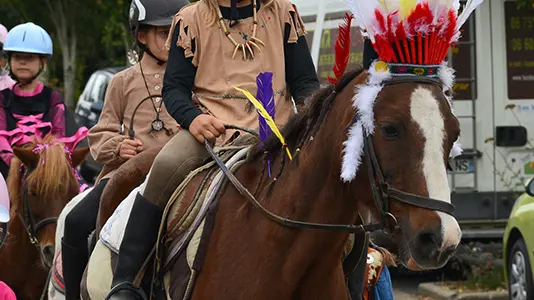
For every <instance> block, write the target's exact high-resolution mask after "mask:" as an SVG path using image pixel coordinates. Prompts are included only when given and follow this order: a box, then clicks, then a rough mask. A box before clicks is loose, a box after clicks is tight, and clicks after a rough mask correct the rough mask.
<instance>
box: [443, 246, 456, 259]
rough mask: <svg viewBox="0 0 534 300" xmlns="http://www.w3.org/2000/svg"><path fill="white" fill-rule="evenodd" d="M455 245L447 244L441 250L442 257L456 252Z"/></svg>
mask: <svg viewBox="0 0 534 300" xmlns="http://www.w3.org/2000/svg"><path fill="white" fill-rule="evenodd" d="M456 248H457V247H456V246H449V247H447V248H445V250H443V251H442V254H441V255H442V256H443V257H451V256H452V255H453V254H454V253H455V252H456Z"/></svg>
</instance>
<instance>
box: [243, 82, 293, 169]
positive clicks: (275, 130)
mask: <svg viewBox="0 0 534 300" xmlns="http://www.w3.org/2000/svg"><path fill="white" fill-rule="evenodd" d="M234 89H236V90H238V91H239V92H241V93H243V94H244V95H245V96H246V97H247V99H248V100H249V101H250V102H251V103H252V104H253V105H254V107H256V109H257V110H258V112H259V113H260V115H261V116H262V117H263V118H264V119H265V121H266V122H267V125H269V127H270V128H271V130H272V131H273V133H274V135H276V137H277V138H278V139H279V140H280V142H281V143H282V145H285V144H286V142H285V139H284V136H283V135H282V133H281V132H280V130H278V127H277V126H276V123H275V122H274V120H273V118H271V116H270V115H269V113H268V112H267V111H266V110H265V108H264V107H263V105H262V104H261V102H260V101H258V99H256V98H255V97H254V96H252V94H251V93H249V92H248V91H247V90H243V89H240V88H238V87H235V86H234ZM286 152H287V156H288V157H289V159H290V160H293V157H292V156H291V152H290V151H289V147H286Z"/></svg>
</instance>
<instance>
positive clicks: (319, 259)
mask: <svg viewBox="0 0 534 300" xmlns="http://www.w3.org/2000/svg"><path fill="white" fill-rule="evenodd" d="M444 69H445V68H444ZM444 71H447V70H444ZM373 76H376V75H373V74H372V72H369V71H364V70H357V71H355V72H352V73H348V74H347V75H346V76H345V77H344V78H343V79H342V80H341V82H340V83H339V84H338V85H337V87H335V88H334V87H332V86H330V87H327V88H324V89H322V90H321V91H320V92H318V93H317V94H316V95H314V96H313V97H312V98H311V99H310V103H309V104H308V106H307V107H306V108H305V109H304V110H303V111H302V112H301V113H299V114H297V115H296V116H294V117H292V118H291V119H290V120H289V122H288V124H287V125H286V126H285V128H284V130H283V135H284V136H285V138H286V143H287V146H288V148H289V149H292V150H295V149H297V151H296V152H295V159H293V161H291V162H288V161H287V158H286V157H285V154H284V153H285V152H284V150H282V149H284V148H285V146H286V145H284V147H282V144H281V143H280V141H278V140H277V139H276V138H274V137H273V138H271V139H270V140H268V141H267V142H266V143H265V147H264V148H263V149H259V147H254V148H253V149H254V150H252V152H251V153H249V156H248V161H247V162H246V163H245V164H243V165H242V166H241V167H240V168H239V169H238V170H237V171H236V173H235V177H234V178H232V177H233V175H232V173H228V172H226V175H227V176H228V177H230V179H231V181H232V183H231V184H228V185H227V186H226V187H225V188H224V190H223V191H221V192H220V193H219V199H218V200H217V203H218V207H217V215H216V217H215V220H214V223H213V224H212V225H210V227H211V226H212V227H213V231H212V232H211V234H210V237H209V240H203V241H202V242H201V244H204V245H206V247H205V248H203V250H201V251H200V252H199V253H202V255H203V259H202V260H203V263H202V266H201V267H200V269H201V271H199V273H198V274H197V275H198V276H197V277H196V281H195V280H193V281H190V283H194V285H188V286H187V292H186V294H187V293H189V294H188V295H189V296H190V297H186V298H185V299H195V300H197V299H198V300H201V299H223V300H224V299H228V300H229V299H265V300H267V299H349V295H348V292H347V286H346V278H345V275H344V272H343V260H342V257H343V253H344V249H345V247H346V245H347V242H348V240H349V233H350V232H362V231H373V230H380V229H382V230H384V231H387V232H390V233H391V234H392V235H393V237H394V240H395V242H396V243H397V246H398V248H399V249H400V250H399V253H398V254H399V255H398V256H399V260H400V263H402V264H403V265H405V266H407V267H408V268H410V269H414V270H421V269H435V268H440V267H442V266H443V265H445V263H446V262H447V261H448V259H449V258H450V257H451V256H452V255H453V254H454V252H455V250H456V248H457V246H458V244H459V242H460V238H461V231H460V227H459V225H458V222H457V221H456V219H455V218H454V217H453V216H452V214H453V207H452V205H451V204H450V190H449V185H448V182H447V173H446V172H447V170H446V167H447V165H448V157H449V153H450V151H451V149H452V148H453V144H454V142H455V141H456V140H457V139H458V136H459V133H460V129H459V123H458V120H457V119H456V117H455V116H454V115H453V113H452V111H451V106H450V104H449V102H448V99H447V98H446V97H445V95H444V91H446V90H447V89H450V86H449V85H447V83H444V81H445V80H443V81H442V80H439V79H437V78H428V77H418V76H414V77H389V78H387V79H385V80H381V83H380V86H381V90H380V91H379V92H378V93H377V94H376V101H375V102H374V107H367V109H368V111H372V112H373V114H372V115H371V117H370V119H369V120H367V121H368V122H373V124H375V128H374V134H371V135H369V136H368V137H366V138H362V140H361V144H360V146H361V149H362V151H361V154H362V156H361V157H357V158H356V159H355V161H358V162H360V160H361V166H360V170H359V171H357V172H356V173H355V174H354V176H355V177H354V179H353V180H352V181H349V182H347V181H344V180H342V179H341V178H340V177H341V173H342V172H341V170H342V165H343V156H344V155H345V156H347V155H348V156H351V155H356V153H352V152H351V151H352V150H351V149H355V148H358V147H353V148H350V147H348V146H350V145H348V142H345V141H346V140H347V136H349V138H350V137H351V136H353V135H356V133H355V132H354V131H353V130H352V129H351V130H349V128H351V127H353V125H354V124H355V122H359V121H360V119H361V115H360V114H359V112H358V111H355V109H354V107H356V105H355V104H354V103H353V99H356V96H355V95H357V91H360V88H361V86H363V85H365V84H366V83H368V82H369V83H370V82H374V81H373V80H372V79H373V78H372V77H373ZM450 76H451V77H452V75H450ZM382 85H383V87H382ZM367 116H368V115H367ZM353 152H354V151H353ZM264 153H268V154H269V157H270V158H271V159H272V163H271V165H272V166H273V170H272V174H279V175H277V176H276V180H273V178H269V176H268V171H267V169H266V164H265V161H264V159H263V158H264ZM206 172H208V171H204V172H201V173H199V174H198V175H197V176H196V177H195V178H194V179H193V180H192V181H191V182H190V186H189V187H188V188H187V189H188V190H191V189H192V190H195V189H196V187H198V186H200V185H201V184H203V183H202V178H203V177H204V175H205V174H206ZM235 179H237V180H235ZM237 181H238V182H237ZM236 182H237V183H236ZM193 194H194V193H193ZM368 213H371V214H372V215H373V216H374V217H375V219H378V220H380V222H379V223H377V224H368V225H363V226H357V225H351V224H355V223H356V222H357V220H358V219H359V216H360V215H367V214H368ZM297 220H298V221H297ZM334 224H340V225H334ZM206 226H207V225H206ZM367 246H368V245H366V244H365V245H361V244H359V245H355V247H367ZM188 255H189V253H188ZM99 257H102V256H99ZM112 257H113V256H112ZM188 259H189V257H188ZM111 260H112V261H113V258H112V259H111ZM97 261H98V259H97ZM163 261H165V259H164V260H163ZM167 261H168V260H167ZM171 262H173V265H172V267H171V268H170V270H171V273H173V274H171V276H170V278H171V283H170V290H169V291H168V292H169V294H170V295H171V297H173V299H182V296H183V295H184V292H183V288H184V285H183V284H181V283H177V282H172V279H173V278H174V279H175V280H178V278H180V279H179V280H180V281H181V280H183V279H184V277H183V276H180V272H181V271H182V270H181V269H180V268H181V267H180V266H182V265H183V261H180V260H174V261H173V260H171ZM195 263H196V261H195ZM90 264H91V262H90ZM104 267H105V266H104ZM106 277H107V278H110V276H109V275H106ZM91 278H93V279H91ZM101 278H102V276H101V274H98V275H97V276H95V277H91V276H88V277H87V283H86V284H87V287H88V288H89V289H91V287H96V286H98V285H100V286H102V282H95V281H98V280H100V279H101ZM188 279H189V278H187V277H186V278H185V280H186V281H187V280H188ZM91 280H93V282H91ZM362 280H363V278H362ZM104 284H106V285H110V283H109V282H107V283H104Z"/></svg>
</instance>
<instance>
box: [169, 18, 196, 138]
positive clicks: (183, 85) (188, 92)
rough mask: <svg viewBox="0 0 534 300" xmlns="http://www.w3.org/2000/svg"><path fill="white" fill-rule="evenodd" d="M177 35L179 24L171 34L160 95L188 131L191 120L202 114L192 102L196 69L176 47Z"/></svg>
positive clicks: (171, 112)
mask: <svg viewBox="0 0 534 300" xmlns="http://www.w3.org/2000/svg"><path fill="white" fill-rule="evenodd" d="M179 33H180V24H176V27H175V30H174V32H173V33H172V40H171V47H170V52H169V59H168V61H167V68H166V71H165V76H164V78H163V90H162V93H163V101H164V103H165V108H166V109H167V111H168V112H169V113H170V114H171V116H172V117H173V118H174V119H175V120H176V122H178V124H180V126H181V127H182V128H184V129H189V125H191V122H192V121H193V119H195V118H196V117H197V116H198V115H200V114H202V112H201V111H200V110H199V109H198V108H197V107H196V106H195V105H194V104H193V101H192V90H193V84H194V82H195V75H196V72H197V68H196V67H195V66H194V65H193V62H192V60H193V58H192V57H186V55H185V50H184V49H183V48H182V47H178V46H177V45H176V42H177V40H178V34H179ZM191 44H194V43H191ZM191 48H193V49H191V50H192V51H193V52H194V46H193V45H192V46H191Z"/></svg>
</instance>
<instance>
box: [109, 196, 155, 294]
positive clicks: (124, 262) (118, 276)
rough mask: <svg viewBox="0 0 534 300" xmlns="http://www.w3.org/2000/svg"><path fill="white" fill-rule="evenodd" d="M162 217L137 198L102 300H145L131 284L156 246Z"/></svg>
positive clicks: (149, 204)
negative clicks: (110, 280) (112, 273)
mask: <svg viewBox="0 0 534 300" xmlns="http://www.w3.org/2000/svg"><path fill="white" fill-rule="evenodd" d="M162 215H163V210H162V209H161V208H160V207H158V206H156V205H154V204H152V203H151V202H150V201H148V200H146V199H145V198H144V197H143V196H142V195H141V194H137V196H136V198H135V202H134V205H133V207H132V212H131V213H130V218H129V220H128V224H127V225H126V230H125V232H124V238H123V240H122V244H121V246H120V249H119V259H118V262H117V267H116V269H115V275H114V277H113V282H112V289H111V291H110V292H109V294H108V295H107V297H106V299H110V300H126V299H127V300H136V299H146V298H147V297H146V295H145V294H144V292H143V291H142V290H141V289H136V288H135V287H134V286H133V281H134V279H135V277H136V276H137V274H138V272H139V271H140V269H141V267H142V265H143V263H144V262H145V260H146V259H147V257H148V256H149V255H150V252H151V251H152V249H153V247H154V245H155V243H156V240H157V237H158V231H159V226H160V223H161V218H162Z"/></svg>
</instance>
